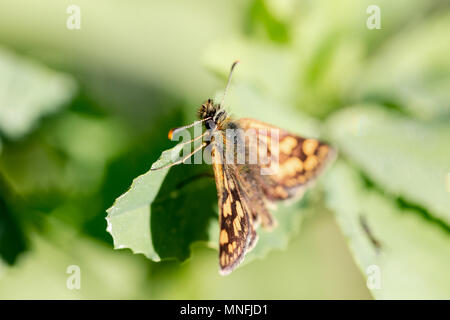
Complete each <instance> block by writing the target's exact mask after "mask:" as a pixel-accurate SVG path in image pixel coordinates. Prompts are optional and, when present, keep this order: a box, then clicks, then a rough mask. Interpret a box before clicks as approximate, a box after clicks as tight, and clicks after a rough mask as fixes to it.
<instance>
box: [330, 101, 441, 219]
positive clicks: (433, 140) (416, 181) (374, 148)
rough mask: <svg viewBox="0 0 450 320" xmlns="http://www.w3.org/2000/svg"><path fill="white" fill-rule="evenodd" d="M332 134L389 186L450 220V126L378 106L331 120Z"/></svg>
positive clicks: (355, 160) (356, 160) (349, 154)
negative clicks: (417, 118)
mask: <svg viewBox="0 0 450 320" xmlns="http://www.w3.org/2000/svg"><path fill="white" fill-rule="evenodd" d="M329 127H330V132H329V135H330V138H332V139H333V140H334V141H335V142H336V143H337V145H338V146H339V148H340V151H341V153H345V155H346V156H347V157H348V159H349V160H350V161H352V162H353V163H355V164H356V165H357V166H359V167H360V168H361V169H362V170H363V171H364V173H365V174H366V175H367V176H368V177H369V178H370V179H371V180H373V181H374V182H375V183H376V184H377V185H379V186H381V187H382V188H383V189H384V190H386V191H387V192H389V193H391V194H393V195H395V196H397V197H401V198H403V199H404V200H406V201H407V202H409V203H410V204H412V205H416V206H417V205H418V206H421V207H424V208H426V210H427V211H428V212H429V213H430V214H431V215H433V216H434V217H436V218H438V219H441V220H442V221H444V222H445V223H447V224H450V194H449V191H450V190H449V188H450V187H449V183H450V181H449V173H450V148H449V141H450V126H449V125H448V124H447V123H445V122H437V123H420V122H417V121H414V120H411V119H409V118H405V117H403V116H401V115H399V114H396V113H393V112H389V111H387V110H384V109H382V108H377V107H376V106H357V107H353V108H350V109H346V110H344V111H341V112H339V113H338V114H336V115H335V116H333V117H332V118H331V119H330V120H329Z"/></svg>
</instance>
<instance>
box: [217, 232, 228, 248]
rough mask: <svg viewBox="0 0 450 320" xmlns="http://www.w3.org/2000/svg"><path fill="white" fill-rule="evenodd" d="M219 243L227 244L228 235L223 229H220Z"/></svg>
mask: <svg viewBox="0 0 450 320" xmlns="http://www.w3.org/2000/svg"><path fill="white" fill-rule="evenodd" d="M219 243H220V244H225V243H228V233H227V231H226V230H224V229H222V231H220V237H219Z"/></svg>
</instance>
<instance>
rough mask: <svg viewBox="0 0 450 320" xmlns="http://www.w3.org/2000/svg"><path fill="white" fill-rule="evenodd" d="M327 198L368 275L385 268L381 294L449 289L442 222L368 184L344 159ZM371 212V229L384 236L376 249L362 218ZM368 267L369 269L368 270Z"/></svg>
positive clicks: (420, 295) (449, 252)
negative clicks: (429, 217)
mask: <svg viewBox="0 0 450 320" xmlns="http://www.w3.org/2000/svg"><path fill="white" fill-rule="evenodd" d="M326 185H327V192H328V194H329V195H330V197H329V199H328V204H329V206H330V208H333V210H335V213H336V219H337V221H338V223H339V225H340V227H341V229H342V231H343V232H344V234H345V236H346V238H347V241H348V244H349V246H350V249H351V251H352V253H353V255H354V257H355V259H356V261H357V263H358V266H359V267H360V268H361V272H362V273H363V274H364V275H369V274H370V272H369V271H368V268H369V267H370V266H372V265H376V266H378V267H379V268H380V272H381V274H380V279H381V280H380V281H381V286H380V288H378V289H377V288H374V289H372V294H373V295H374V297H375V298H377V299H440V298H442V297H445V296H447V294H448V283H449V281H450V276H449V274H448V272H447V270H448V269H449V268H450V248H449V246H448V242H449V240H450V235H449V232H448V229H446V228H443V227H442V226H441V225H440V224H439V223H436V222H433V221H430V220H427V219H426V218H425V217H423V216H421V215H420V214H418V212H417V211H416V210H414V209H404V208H401V207H399V206H398V205H397V203H396V201H394V199H393V198H392V197H390V196H385V195H384V194H383V193H382V192H380V191H378V190H376V189H373V188H367V186H366V184H365V183H364V180H363V179H362V178H361V176H360V175H358V173H357V172H355V170H353V169H352V168H351V167H350V166H349V165H348V164H346V163H344V162H341V163H339V164H337V165H336V167H335V170H333V172H332V173H331V174H330V175H329V176H328V179H327V183H326ZM360 215H363V216H364V217H365V218H366V221H367V224H368V226H369V228H370V229H371V231H370V232H371V233H373V236H374V237H376V239H377V241H380V242H381V249H380V252H379V254H377V250H376V248H375V247H374V246H373V244H372V242H371V241H370V239H369V236H368V235H367V233H365V232H364V230H363V227H362V226H361V224H360ZM366 272H367V274H366Z"/></svg>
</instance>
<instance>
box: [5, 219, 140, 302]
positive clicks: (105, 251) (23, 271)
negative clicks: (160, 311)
mask: <svg viewBox="0 0 450 320" xmlns="http://www.w3.org/2000/svg"><path fill="white" fill-rule="evenodd" d="M29 236H30V242H31V244H32V247H33V250H32V251H30V252H29V253H28V254H27V255H24V256H23V257H22V258H21V259H20V260H19V261H18V263H17V264H16V266H15V267H14V268H7V267H6V268H4V270H3V275H2V277H1V278H0V298H1V299H95V298H96V299H133V298H139V297H142V296H143V295H144V294H145V292H146V291H147V292H148V289H146V288H145V287H144V286H143V285H142V283H143V281H144V280H145V276H146V268H147V267H148V266H147V264H145V263H143V262H144V261H139V259H138V258H137V257H130V256H129V255H126V254H124V253H119V252H113V251H111V250H110V248H109V247H108V246H106V245H102V244H100V243H97V242H95V241H93V240H91V239H88V238H86V237H84V236H82V235H80V234H78V233H76V232H74V231H73V230H72V229H70V228H68V227H67V226H66V225H64V224H61V223H57V222H56V221H55V220H52V219H50V220H48V221H46V233H45V235H43V234H37V233H35V232H29ZM73 265H75V266H78V267H79V268H80V269H79V271H80V285H81V287H80V290H70V289H69V288H68V287H67V282H68V280H69V279H70V276H71V275H74V273H73V271H72V273H68V272H67V271H68V267H69V266H73Z"/></svg>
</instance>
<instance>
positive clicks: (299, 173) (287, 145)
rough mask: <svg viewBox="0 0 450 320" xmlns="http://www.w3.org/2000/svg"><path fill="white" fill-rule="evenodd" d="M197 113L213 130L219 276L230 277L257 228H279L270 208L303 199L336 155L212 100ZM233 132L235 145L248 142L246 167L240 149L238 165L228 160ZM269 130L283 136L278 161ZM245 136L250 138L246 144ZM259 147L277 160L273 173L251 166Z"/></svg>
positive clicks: (253, 240)
mask: <svg viewBox="0 0 450 320" xmlns="http://www.w3.org/2000/svg"><path fill="white" fill-rule="evenodd" d="M198 114H199V117H200V120H206V119H209V120H207V121H205V128H206V129H207V130H209V131H210V137H211V139H210V142H209V143H208V144H207V145H206V146H209V147H210V148H211V155H212V166H213V169H214V176H215V180H216V187H217V195H218V207H219V225H220V233H219V265H220V273H221V274H228V273H230V272H231V271H232V270H233V269H234V268H236V266H237V265H239V263H240V262H241V261H242V260H243V259H244V256H245V254H246V253H248V252H249V251H250V250H251V249H252V248H253V247H254V245H255V244H256V242H257V239H258V236H257V233H256V229H257V227H258V226H259V225H260V224H261V225H262V226H263V227H264V228H266V229H271V228H273V227H274V226H275V219H274V218H273V217H272V215H271V213H270V212H269V210H268V205H269V204H270V203H274V202H277V201H281V200H288V199H292V198H295V197H300V196H301V195H302V193H303V192H304V190H305V189H306V187H307V186H308V185H310V183H311V182H312V181H314V180H315V177H316V176H317V174H318V173H319V172H320V171H321V170H322V168H323V166H324V164H326V163H327V162H329V160H330V159H332V158H333V157H334V150H333V149H332V148H331V147H329V146H328V145H327V144H325V143H323V142H320V141H318V140H315V139H304V138H301V137H298V136H296V135H294V134H291V133H289V132H287V131H286V130H283V129H280V128H277V127H275V126H271V125H269V124H266V123H264V122H260V121H258V120H254V119H247V118H244V119H238V120H233V119H231V118H230V117H229V116H228V115H227V113H226V111H225V110H224V109H222V108H221V106H220V105H217V104H214V102H213V100H211V99H209V100H208V101H207V102H205V103H204V104H203V105H202V106H201V107H200V109H199V111H198ZM230 129H231V130H232V131H233V132H236V134H235V136H234V139H235V141H234V142H235V143H234V144H233V147H234V146H235V145H236V144H239V143H242V144H244V148H243V149H241V152H243V153H244V155H245V157H244V159H245V160H246V161H244V163H238V162H236V157H237V155H236V153H237V152H238V151H237V149H233V150H232V151H231V152H232V155H233V157H232V160H233V161H226V160H227V159H226V156H225V154H226V153H227V146H228V144H227V139H228V138H229V137H228V136H227V133H226V132H227V130H230ZM251 130H252V131H251ZM268 130H277V133H278V141H275V142H276V143H277V144H278V145H279V146H278V149H279V150H278V151H277V154H276V155H275V158H273V156H274V155H273V154H270V153H271V151H273V146H272V145H271V141H270V140H269V137H268V135H267V131H268ZM248 132H250V134H248ZM263 133H264V134H263ZM244 135H245V136H246V137H247V138H249V140H245V138H246V137H244ZM245 142H248V143H247V144H245ZM261 142H262V143H261ZM272 144H274V142H273V141H272ZM256 145H259V146H260V147H261V146H263V147H265V148H266V149H268V151H269V154H270V156H272V161H274V159H275V160H276V162H278V163H279V166H278V168H277V170H276V171H275V172H273V174H270V175H262V174H261V168H262V167H266V168H267V167H269V166H271V163H266V164H260V163H248V161H247V160H248V154H249V148H251V147H252V146H256Z"/></svg>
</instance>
